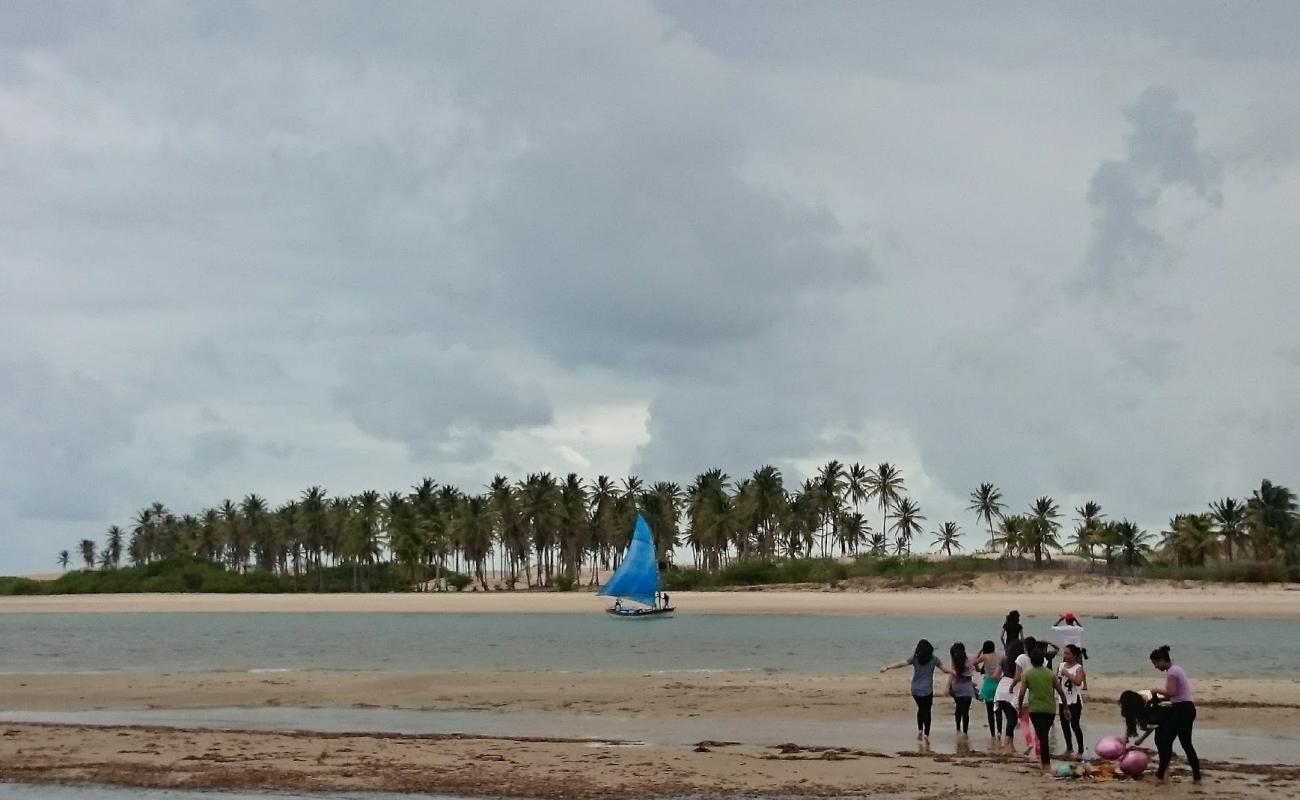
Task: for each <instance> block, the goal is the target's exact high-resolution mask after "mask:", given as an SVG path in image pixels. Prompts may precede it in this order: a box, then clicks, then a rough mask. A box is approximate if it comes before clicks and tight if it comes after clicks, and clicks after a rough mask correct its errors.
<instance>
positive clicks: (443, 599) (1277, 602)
mask: <svg viewBox="0 0 1300 800" xmlns="http://www.w3.org/2000/svg"><path fill="white" fill-rule="evenodd" d="M672 597H673V603H674V605H676V606H677V607H678V608H679V610H680V613H684V614H692V613H694V614H828V615H834V614H845V615H896V616H910V615H951V616H981V617H993V618H998V617H1000V616H1002V615H1003V614H1004V613H1006V611H1007V610H1008V609H1011V608H1017V609H1019V610H1020V611H1021V613H1023V614H1027V615H1037V616H1044V617H1046V616H1052V617H1054V616H1055V615H1057V614H1059V613H1060V612H1061V611H1062V610H1064V608H1063V607H1065V606H1068V607H1069V609H1070V610H1073V611H1075V612H1076V613H1079V614H1082V615H1102V614H1110V613H1116V614H1119V615H1121V616H1142V617H1189V618H1201V619H1300V587H1297V586H1291V585H1287V586H1278V585H1272V586H1222V585H1206V584H1188V585H1186V586H1184V585H1182V584H1178V583H1171V582H1140V583H1137V584H1133V583H1129V582H1124V581H1119V580H1105V579H1098V578H1088V579H1083V580H1079V579H1075V578H1070V577H1065V578H1062V577H1051V576H1042V575H1031V574H1024V575H1021V574H1011V575H1008V576H1006V577H1003V576H981V577H980V578H979V579H978V580H973V581H971V583H970V586H969V587H965V588H962V587H957V588H943V589H908V590H881V591H836V592H831V591H824V592H823V591H737V592H680V593H674V594H673V596H672ZM604 605H606V600H605V599H604V598H600V597H596V596H594V595H592V594H591V593H588V592H572V593H554V592H514V593H512V592H491V593H483V592H469V593H420V594H415V593H411V594H358V595H352V594H330V595H315V594H288V595H202V594H197V595H184V594H180V595H178V594H119V595H60V596H42V597H0V613H5V612H8V613H41V612H50V613H55V612H62V613H96V612H160V611H164V612H187V611H193V612H313V611H314V612H409V613H501V614H524V613H548V614H592V615H595V614H598V613H600V610H601V609H602V608H603V607H604Z"/></svg>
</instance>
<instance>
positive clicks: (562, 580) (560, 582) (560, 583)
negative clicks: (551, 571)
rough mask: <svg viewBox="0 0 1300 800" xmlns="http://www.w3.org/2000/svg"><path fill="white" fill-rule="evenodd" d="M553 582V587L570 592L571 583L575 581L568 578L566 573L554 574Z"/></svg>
mask: <svg viewBox="0 0 1300 800" xmlns="http://www.w3.org/2000/svg"><path fill="white" fill-rule="evenodd" d="M554 583H555V588H556V589H558V590H559V591H561V592H571V591H573V584H574V583H575V581H574V580H573V578H570V577H569V576H568V575H556V576H555V579H554Z"/></svg>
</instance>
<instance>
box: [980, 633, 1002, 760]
mask: <svg viewBox="0 0 1300 800" xmlns="http://www.w3.org/2000/svg"><path fill="white" fill-rule="evenodd" d="M996 651H997V645H995V644H993V640H992V639H986V640H985V641H984V646H983V647H982V648H980V654H979V655H977V656H975V669H976V670H977V671H979V672H981V673H983V674H984V682H983V683H981V684H980V700H983V701H984V710H985V713H987V714H988V718H989V736H991V737H993V741H995V742H996V741H997V740H998V737H1000V736H1001V735H1002V715H1001V714H1000V713H998V710H997V699H998V680H999V679H1000V678H1001V677H1002V672H1001V666H1000V664H1001V662H1002V656H1000V655H998V654H997V652H996Z"/></svg>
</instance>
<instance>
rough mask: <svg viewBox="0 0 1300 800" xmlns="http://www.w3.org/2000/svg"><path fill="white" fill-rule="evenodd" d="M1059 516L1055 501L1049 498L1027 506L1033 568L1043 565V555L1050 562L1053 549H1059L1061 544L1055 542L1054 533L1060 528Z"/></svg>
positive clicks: (1043, 498)
mask: <svg viewBox="0 0 1300 800" xmlns="http://www.w3.org/2000/svg"><path fill="white" fill-rule="evenodd" d="M1060 516H1061V513H1060V510H1059V509H1058V508H1057V505H1056V501H1055V500H1053V499H1052V498H1050V497H1040V498H1038V499H1037V500H1035V501H1034V502H1033V503H1032V504H1031V505H1030V506H1029V549H1031V550H1033V551H1034V565H1035V566H1039V565H1041V564H1042V563H1043V556H1044V555H1046V556H1047V559H1048V560H1049V561H1050V560H1051V558H1052V553H1051V551H1052V550H1053V549H1055V550H1060V549H1061V543H1060V542H1058V541H1057V540H1056V532H1057V531H1058V530H1060V528H1061V523H1060V522H1058V521H1057V520H1058V519H1059V518H1060Z"/></svg>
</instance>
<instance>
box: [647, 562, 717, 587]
mask: <svg viewBox="0 0 1300 800" xmlns="http://www.w3.org/2000/svg"><path fill="white" fill-rule="evenodd" d="M659 582H660V585H662V586H663V588H664V589H666V590H668V591H670V592H689V591H693V590H696V589H703V588H705V587H708V586H711V585H713V583H714V579H713V575H712V574H710V573H709V572H708V571H706V570H702V569H695V568H693V567H670V568H669V569H666V570H664V572H663V574H662V575H660V576H659Z"/></svg>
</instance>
